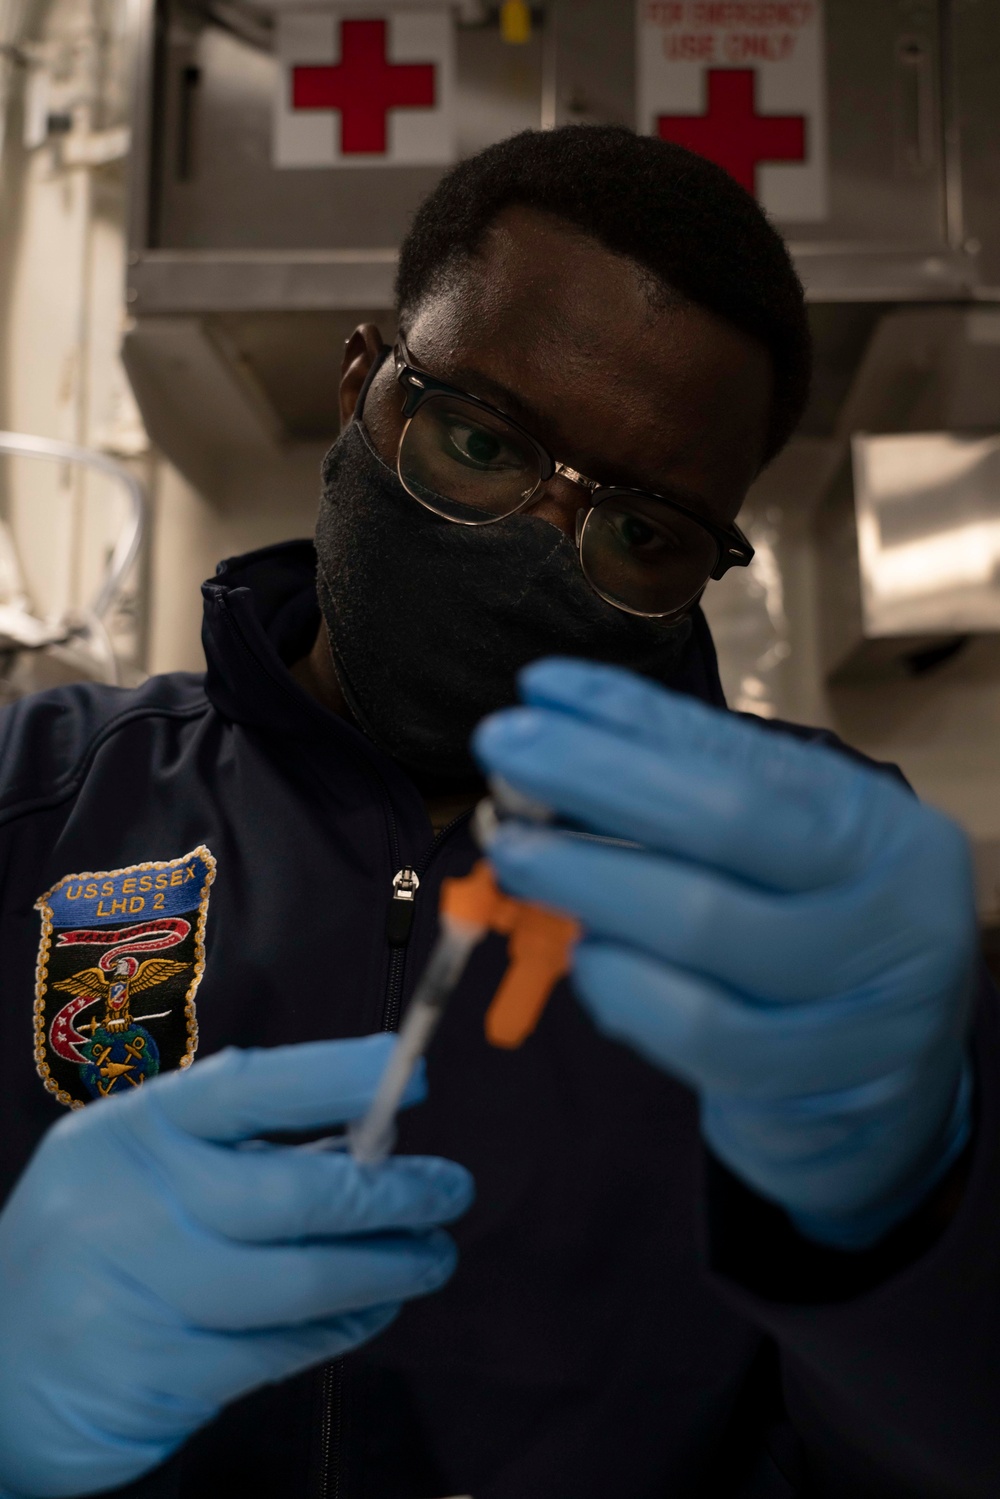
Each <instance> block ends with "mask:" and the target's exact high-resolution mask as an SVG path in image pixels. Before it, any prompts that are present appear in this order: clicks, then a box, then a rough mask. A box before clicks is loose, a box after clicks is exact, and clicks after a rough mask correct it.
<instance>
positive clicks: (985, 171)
mask: <svg viewBox="0 0 1000 1499" xmlns="http://www.w3.org/2000/svg"><path fill="white" fill-rule="evenodd" d="M950 10H951V14H952V27H953V30H952V37H953V42H952V66H951V70H950V71H951V78H952V84H953V93H954V99H955V121H954V142H953V146H954V148H955V150H956V154H957V157H958V160H959V162H960V171H961V176H960V181H959V182H958V184H957V187H956V195H957V196H958V198H959V205H958V207H959V211H960V217H961V224H960V229H959V232H960V233H961V235H962V236H963V238H964V241H965V243H966V244H967V246H968V248H969V251H970V253H972V254H974V255H977V256H978V258H979V262H980V280H981V282H982V284H983V286H984V287H985V288H987V289H988V293H987V294H989V295H991V296H994V297H997V296H1000V131H998V128H997V90H998V87H1000V6H998V5H997V3H996V0H952V4H951V7H950Z"/></svg>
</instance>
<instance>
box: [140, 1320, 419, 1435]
mask: <svg viewBox="0 0 1000 1499" xmlns="http://www.w3.org/2000/svg"><path fill="white" fill-rule="evenodd" d="M400 1310H401V1308H400V1304H399V1303H394V1304H391V1305H386V1306H375V1307H369V1308H367V1309H366V1310H365V1311H361V1312H345V1313H344V1314H343V1315H342V1316H339V1317H333V1318H331V1319H329V1320H327V1321H322V1322H305V1323H303V1324H302V1325H301V1326H298V1327H275V1328H266V1329H264V1330H263V1331H257V1332H240V1333H239V1334H237V1335H235V1336H234V1335H233V1334H232V1333H229V1332H198V1331H195V1332H192V1330H191V1329H190V1328H185V1329H184V1331H183V1336H182V1337H171V1336H170V1334H169V1333H165V1335H164V1337H163V1339H162V1341H161V1342H160V1343H159V1344H158V1346H157V1366H158V1371H159V1378H160V1381H161V1383H162V1384H163V1385H164V1387H166V1388H168V1389H170V1388H174V1389H183V1388H184V1387H185V1385H186V1383H187V1381H188V1379H189V1377H190V1376H189V1373H188V1371H189V1370H190V1367H191V1342H190V1340H191V1338H192V1336H193V1337H195V1338H200V1339H201V1340H202V1343H203V1345H204V1350H205V1356H204V1358H203V1359H202V1361H201V1367H202V1371H203V1376H202V1381H201V1385H200V1389H199V1402H200V1403H202V1404H206V1405H208V1406H209V1407H210V1408H209V1409H208V1410H207V1411H198V1410H194V1411H193V1412H192V1417H193V1420H192V1425H201V1424H203V1422H204V1421H206V1420H208V1419H210V1417H211V1416H212V1415H213V1414H214V1410H213V1409H212V1407H215V1408H217V1407H218V1406H220V1405H223V1404H229V1402H230V1401H232V1400H235V1399H237V1398H238V1397H239V1396H240V1395H242V1394H245V1393H247V1392H248V1391H250V1390H255V1389H257V1388H258V1386H260V1385H262V1384H269V1383H278V1382H279V1381H280V1380H283V1379H289V1378H290V1377H291V1376H292V1375H293V1374H298V1373H299V1372H300V1371H301V1370H303V1369H308V1368H309V1367H311V1365H313V1364H318V1363H325V1362H326V1361H327V1360H329V1359H335V1358H340V1357H341V1356H342V1355H343V1354H345V1353H349V1352H350V1351H351V1349H353V1348H358V1347H360V1345H361V1344H362V1343H367V1342H369V1341H370V1339H372V1338H374V1337H377V1336H378V1334H379V1333H380V1332H382V1331H383V1330H384V1329H385V1328H386V1327H388V1326H389V1324H390V1323H391V1322H394V1321H395V1319H396V1318H397V1317H398V1316H399V1312H400ZM172 1415H173V1413H172V1412H169V1413H167V1419H168V1421H169V1420H172Z"/></svg>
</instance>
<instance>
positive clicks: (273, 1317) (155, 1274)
mask: <svg viewBox="0 0 1000 1499" xmlns="http://www.w3.org/2000/svg"><path fill="white" fill-rule="evenodd" d="M192 1237H193V1239H194V1242H192V1243H191V1244H190V1252H186V1246H184V1245H182V1246H180V1247H179V1249H178V1252H177V1253H176V1254H175V1255H173V1256H170V1257H169V1258H167V1259H165V1260H163V1261H161V1262H158V1263H157V1264H156V1265H150V1267H149V1272H148V1274H149V1278H148V1282H147V1283H148V1285H149V1289H150V1290H151V1291H152V1292H153V1293H154V1294H155V1295H156V1296H157V1297H159V1298H160V1299H161V1300H162V1301H165V1302H166V1303H167V1305H168V1306H171V1307H173V1308H174V1309H175V1310H176V1311H177V1312H179V1313H180V1315H181V1316H182V1317H183V1318H184V1319H185V1321H187V1322H189V1323H191V1324H193V1325H194V1326H196V1327H201V1328H214V1329H215V1330H216V1331H230V1332H240V1331H244V1330H248V1329H254V1328H264V1327H293V1326H296V1325H298V1324H300V1323H304V1322H320V1321H325V1320H329V1319H330V1318H332V1317H339V1316H341V1315H342V1314H343V1313H345V1312H356V1311H364V1310H366V1309H367V1308H369V1307H372V1306H385V1305H386V1304H387V1303H390V1302H397V1301H409V1300H411V1299H412V1298H413V1297H415V1296H426V1295H428V1294H429V1293H430V1292H431V1291H436V1290H437V1289H438V1288H439V1287H440V1286H442V1285H444V1283H445V1281H446V1280H448V1278H449V1277H450V1275H451V1274H452V1272H453V1271H454V1268H455V1262H456V1257H457V1256H456V1250H455V1245H454V1242H453V1240H452V1239H451V1238H450V1237H449V1236H448V1234H446V1233H445V1232H444V1230H443V1229H432V1230H430V1231H428V1232H425V1233H398V1234H380V1235H373V1236H371V1237H368V1238H356V1239H342V1240H339V1241H336V1242H333V1243H318V1244H312V1243H311V1244H301V1245H294V1246H293V1245H249V1244H239V1243H235V1242H234V1241H232V1240H227V1239H217V1238H215V1237H214V1236H213V1235H211V1234H208V1233H205V1232H203V1231H200V1230H196V1231H192ZM192 1264H196V1265H197V1273H196V1274H192V1273H191V1269H192ZM126 1268H127V1267H126ZM132 1273H133V1274H134V1267H132Z"/></svg>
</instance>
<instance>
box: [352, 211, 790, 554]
mask: <svg viewBox="0 0 1000 1499" xmlns="http://www.w3.org/2000/svg"><path fill="white" fill-rule="evenodd" d="M374 332H375V330H373V329H371V328H365V329H359V330H358V333H357V334H356V335H355V336H354V338H352V340H351V341H350V343H349V344H348V350H347V355H346V358H345V370H344V381H343V386H342V392H341V406H342V414H343V416H344V419H345V420H349V419H350V416H351V414H352V413H353V409H354V403H355V401H356V399H357V394H358V391H359V389H360V385H361V382H362V381H363V379H364V376H365V374H366V373H367V371H368V369H369V368H370V366H371V362H372V358H373V356H374V352H375V349H376V348H377V337H376V336H374ZM407 343H408V346H409V351H410V354H411V357H412V358H413V361H414V363H416V364H418V365H420V366H421V367H422V368H424V369H426V370H428V371H429V372H430V373H431V374H433V375H434V376H436V377H437V378H438V379H441V380H445V381H447V382H448V383H450V384H452V385H455V386H457V387H459V388H460V389H464V390H466V391H468V392H470V393H471V394H473V395H477V396H480V397H482V398H483V399H484V400H486V401H489V402H491V404H493V405H494V406H497V407H499V408H500V409H501V410H503V411H505V412H507V413H508V414H509V415H510V416H512V417H514V418H516V419H517V420H519V421H520V422H521V423H522V424H523V425H524V426H525V427H527V428H528V430H529V431H531V432H532V433H533V434H534V435H535V436H536V437H537V438H538V439H539V440H540V441H541V442H543V443H544V444H545V445H546V447H547V448H548V449H549V451H550V452H551V453H552V455H553V457H554V458H555V459H556V460H557V461H560V462H563V463H567V464H569V465H570V466H571V467H572V468H575V469H577V470H578V471H579V472H581V473H584V474H586V475H587V476H588V477H589V478H592V479H596V480H598V481H600V482H601V483H608V484H612V483H613V484H619V485H628V486H632V487H636V488H640V489H650V490H653V491H655V492H657V493H660V494H667V495H673V496H675V497H676V498H677V499H679V500H681V501H682V502H683V503H685V504H687V505H688V506H690V507H691V508H693V509H695V510H699V511H701V512H702V513H704V514H705V515H706V516H707V517H708V518H710V519H713V520H717V521H720V522H723V523H726V522H729V521H731V520H733V519H734V517H735V516H736V513H737V511H738V510H739V508H740V505H741V504H742V502H743V498H744V496H745V494H746V491H747V488H748V487H749V485H750V483H751V481H752V479H753V477H754V475H755V474H756V473H757V471H758V469H759V467H760V464H761V460H762V457H763V451H764V443H765V437H766V432H767V424H768V417H769V413H770V404H771V363H770V357H769V355H768V353H767V351H766V350H765V349H764V347H763V346H762V345H761V344H759V343H757V341H756V340H755V339H752V338H750V337H749V336H748V335H746V334H743V333H741V332H739V331H737V330H736V329H734V328H732V327H730V326H729V325H728V324H727V323H725V322H723V321H722V320H721V319H720V318H717V317H715V316H714V315H713V314H712V313H710V312H706V311H704V310H703V309H701V308H698V307H694V306H691V305H689V304H684V303H681V302H678V303H676V304H674V305H670V304H665V302H664V299H663V298H662V295H658V292H657V289H656V288H655V287H654V286H653V285H652V283H651V278H649V277H648V276H646V275H645V274H644V273H643V271H642V270H641V269H640V268H639V267H637V266H636V265H634V263H633V262H631V261H629V260H627V259H625V258H624V257H622V256H619V255H616V254H613V253H612V252H611V251H609V250H606V249H604V248H603V246H601V245H600V244H598V243H597V242H596V241H595V240H593V239H590V238H588V237H587V236H585V235H582V234H578V233H576V232H575V231H574V230H573V229H572V228H571V227H569V226H567V225H565V224H564V223H563V222H562V221H560V220H558V219H556V218H552V217H549V216H548V215H546V214H542V213H538V212H536V211H534V210H531V209H522V208H512V209H508V210H506V211H505V212H504V213H503V214H501V215H500V216H499V217H498V219H497V220H496V222H495V224H494V225H493V226H492V228H491V229H490V231H489V233H488V234H487V236H486V239H485V241H484V244H483V246H482V249H481V251H480V253H479V254H478V255H477V256H476V258H475V259H474V260H473V261H472V262H470V263H469V264H468V265H463V266H462V267H461V268H460V269H458V270H456V271H455V272H454V273H452V274H451V275H449V277H448V280H447V284H446V285H445V286H443V287H442V288H441V290H440V291H438V292H436V293H434V294H433V295H431V296H430V297H428V299H427V300H426V301H425V302H424V303H423V304H422V305H421V307H420V309H419V311H418V313H417V315H416V317H415V318H414V319H413V321H412V323H411V324H410V327H409V329H408V334H407ZM401 407H402V398H401V394H400V392H399V389H398V386H397V385H396V382H395V377H394V371H393V368H392V364H391V361H388V362H387V363H386V364H385V366H384V367H383V369H382V370H381V371H380V372H379V374H378V376H377V377H376V379H375V381H374V382H373V384H372V386H371V389H370V391H369V394H368V397H367V403H366V407H365V424H366V426H367V428H368V430H369V432H370V434H371V436H372V438H373V440H374V442H375V443H376V445H377V447H378V448H379V450H380V452H381V453H382V456H383V457H384V459H385V460H386V462H387V463H389V464H394V462H395V456H396V448H397V445H398V442H399V437H400V433H401V431H402V425H403V423H402V415H401ZM581 499H582V494H581V491H580V489H579V488H578V487H576V486H575V485H573V484H571V483H570V482H569V481H568V480H566V479H564V478H561V477H559V476H556V477H554V478H553V479H551V480H550V481H549V482H548V483H547V484H545V485H543V486H542V488H541V489H540V490H539V491H538V492H537V494H536V495H535V496H534V498H533V500H532V502H531V505H530V506H529V507H528V511H527V513H530V514H533V515H536V516H539V517H540V518H542V519H544V520H547V521H550V522H551V523H552V524H554V525H557V526H559V527H560V528H561V529H562V530H564V531H566V533H567V534H568V535H572V534H573V527H574V519H575V516H576V512H577V510H578V509H579V508H580V505H581Z"/></svg>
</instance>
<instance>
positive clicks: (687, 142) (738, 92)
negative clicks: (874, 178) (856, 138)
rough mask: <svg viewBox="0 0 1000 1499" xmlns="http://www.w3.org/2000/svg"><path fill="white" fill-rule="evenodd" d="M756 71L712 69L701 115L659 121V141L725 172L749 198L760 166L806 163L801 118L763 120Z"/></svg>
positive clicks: (661, 118)
mask: <svg viewBox="0 0 1000 1499" xmlns="http://www.w3.org/2000/svg"><path fill="white" fill-rule="evenodd" d="M756 80H757V75H756V74H755V72H754V70H753V68H709V70H708V109H707V111H706V112H705V114H703V115H660V117H659V118H658V120H657V122H656V128H657V131H658V133H659V135H660V138H661V139H662V140H665V141H673V142H675V144H676V145H678V146H687V148H688V150H689V151H697V153H698V155H699V156H707V157H708V159H709V161H714V162H716V163H717V164H718V165H719V166H720V167H725V169H726V171H727V172H728V173H729V174H730V176H732V177H735V178H736V181H737V182H738V183H739V184H740V186H741V187H745V188H746V190H747V192H749V193H755V192H756V191H757V165H758V163H759V162H762V161H805V159H806V122H805V117H804V116H803V115H759V114H758V113H757V102H756V99H755V97H754V94H755V85H756Z"/></svg>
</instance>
